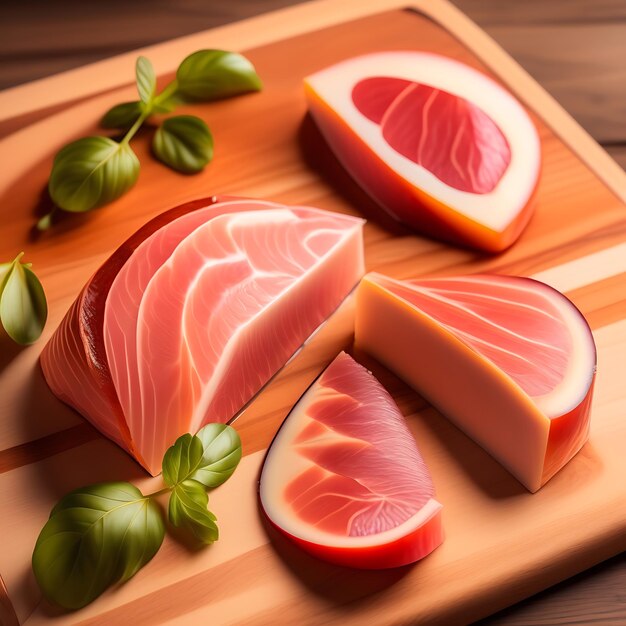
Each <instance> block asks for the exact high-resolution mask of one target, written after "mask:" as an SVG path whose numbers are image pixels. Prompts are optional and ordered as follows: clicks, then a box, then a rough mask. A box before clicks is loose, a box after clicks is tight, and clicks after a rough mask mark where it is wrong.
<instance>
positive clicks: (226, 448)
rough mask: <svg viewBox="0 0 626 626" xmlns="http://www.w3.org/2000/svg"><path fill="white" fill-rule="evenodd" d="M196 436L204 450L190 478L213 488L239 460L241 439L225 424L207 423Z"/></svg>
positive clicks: (223, 480)
mask: <svg viewBox="0 0 626 626" xmlns="http://www.w3.org/2000/svg"><path fill="white" fill-rule="evenodd" d="M196 437H197V438H198V439H199V440H200V441H201V442H202V447H203V448H204V452H203V453H202V459H201V460H200V463H199V464H198V468H197V469H196V471H195V472H194V473H193V474H192V476H191V477H192V478H193V479H194V480H197V481H198V482H200V483H202V484H203V485H204V486H205V487H209V488H211V489H214V488H215V487H218V486H219V485H221V484H222V483H224V482H226V481H227V480H228V479H229V478H230V477H231V476H232V474H233V472H234V471H235V469H236V468H237V465H238V464H239V461H240V460H241V439H240V438H239V434H238V433H237V431H236V430H235V429H234V428H233V427H232V426H228V425H226V424H207V425H206V426H205V427H204V428H202V429H200V430H199V431H198V433H197V434H196Z"/></svg>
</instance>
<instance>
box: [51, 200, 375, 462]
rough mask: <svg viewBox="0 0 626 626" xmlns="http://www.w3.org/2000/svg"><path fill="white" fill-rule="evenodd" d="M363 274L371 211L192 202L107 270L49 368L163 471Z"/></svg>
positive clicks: (130, 244) (132, 242) (108, 427)
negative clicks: (168, 455)
mask: <svg viewBox="0 0 626 626" xmlns="http://www.w3.org/2000/svg"><path fill="white" fill-rule="evenodd" d="M169 217H171V219H168V218H169ZM362 273H363V252H362V220H360V219H357V218H353V217H349V216H346V215H340V214H335V213H329V212H326V211H321V210H319V209H314V208H309V207H287V206H284V205H280V204H276V203H273V202H264V201H256V200H239V199H222V200H218V199H213V200H209V201H201V202H197V203H192V204H190V205H184V206H183V207H180V208H178V209H175V210H173V211H172V212H169V213H167V214H164V216H162V217H160V218H156V220H153V222H151V223H149V224H148V225H147V226H146V227H144V229H142V230H141V231H139V232H138V233H136V234H135V235H134V236H133V237H131V239H129V241H127V242H126V243H125V244H123V245H122V246H121V247H120V249H119V250H118V251H116V252H115V253H114V254H113V255H112V256H111V257H110V258H109V260H107V261H106V262H105V264H104V265H103V266H102V267H101V268H100V269H99V270H98V272H96V274H95V275H94V276H93V277H92V279H91V280H90V281H89V283H88V284H87V285H86V287H85V288H84V289H83V292H82V293H81V295H80V296H79V298H78V299H77V301H76V302H75V303H74V305H73V306H72V308H71V309H70V311H69V312H68V314H67V315H66V317H65V319H64V320H63V322H62V324H61V326H60V327H59V329H57V331H56V332H55V334H54V335H53V337H52V339H51V340H50V342H49V344H48V345H47V346H46V348H45V349H44V352H43V353H42V357H41V363H42V367H43V370H44V374H45V377H46V380H47V381H48V384H49V385H50V387H51V388H52V390H53V392H54V393H55V394H56V395H57V396H59V397H60V398H61V399H62V400H64V401H65V402H67V403H68V404H70V405H71V406H73V407H75V408H76V409H77V410H78V411H79V412H81V413H82V414H83V415H84V416H85V417H87V418H88V419H89V420H90V421H91V422H92V423H93V424H94V425H95V426H96V427H98V428H99V429H100V430H101V431H102V432H103V433H104V434H105V435H107V436H108V437H110V438H112V439H113V440H114V441H116V442H117V443H118V444H119V445H121V446H122V447H124V448H125V449H126V450H128V451H129V452H130V453H131V454H132V455H133V456H134V457H135V458H136V459H137V460H138V461H139V462H140V463H141V464H142V465H143V466H144V467H145V468H146V469H148V471H150V472H151V473H152V474H156V473H158V472H159V471H160V466H161V460H162V457H163V453H164V452H165V450H166V449H167V447H168V446H170V445H171V444H172V442H173V441H174V440H175V439H176V438H177V437H178V436H179V435H181V434H182V433H185V432H195V431H197V430H198V429H199V428H201V427H202V425H203V424H204V423H206V422H207V421H213V422H227V421H229V420H230V419H232V417H233V416H234V415H235V414H236V413H237V412H238V411H239V410H240V409H241V408H242V407H243V406H244V405H245V404H246V403H247V402H248V401H249V400H250V399H251V398H252V397H253V396H254V395H255V394H256V393H257V392H258V391H259V390H260V389H261V388H262V387H263V385H264V384H265V383H266V382H267V381H268V380H269V379H270V378H271V377H272V376H273V375H274V374H275V373H276V372H277V371H278V370H279V369H280V368H281V367H282V366H283V365H284V363H285V362H286V361H287V360H288V359H289V358H290V357H291V356H292V355H293V353H294V352H295V351H297V349H298V348H299V347H300V346H301V345H302V343H303V342H304V341H305V340H306V338H307V337H308V336H309V335H310V334H311V333H312V332H313V331H314V330H315V329H316V328H317V326H319V324H320V323H321V322H323V321H324V320H325V319H326V318H327V317H328V316H329V315H330V314H331V313H332V312H333V311H334V309H335V308H336V307H337V306H338V305H339V304H340V303H341V301H342V300H343V299H344V298H345V296H346V295H347V294H348V293H349V292H350V290H351V289H352V288H353V287H354V285H355V284H356V283H357V281H358V280H359V277H360V276H361V275H362Z"/></svg>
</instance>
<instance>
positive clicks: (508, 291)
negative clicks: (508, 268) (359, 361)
mask: <svg viewBox="0 0 626 626" xmlns="http://www.w3.org/2000/svg"><path fill="white" fill-rule="evenodd" d="M355 337H356V339H355V341H356V345H357V346H358V347H360V348H362V349H364V350H366V351H368V352H369V353H371V354H372V355H373V356H374V357H375V358H377V359H378V360H379V361H381V363H383V364H384V365H386V366H387V367H388V368H389V369H391V370H392V371H394V372H395V373H396V374H397V375H398V376H399V377H401V378H403V379H404V380H405V381H406V382H407V383H409V384H410V385H412V386H413V387H414V388H415V389H416V390H417V391H419V393H420V394H422V395H423V396H424V397H425V398H427V399H428V400H429V401H430V402H432V404H433V405H434V406H436V407H437V408H438V409H440V410H441V412H442V413H443V414H444V415H445V416H446V417H448V418H449V419H450V420H452V421H453V422H454V423H455V424H456V425H457V426H458V427H459V428H461V430H463V431H465V433H467V434H468V435H469V436H470V437H471V438H472V439H474V441H476V442H477V443H478V444H479V445H481V446H482V447H483V448H485V449H486V450H487V451H488V452H490V453H491V454H492V455H493V456H494V457H495V458H496V459H497V460H498V461H500V463H502V465H504V466H505V467H506V468H507V469H508V470H509V471H510V472H511V473H512V474H513V475H514V476H515V477H516V478H517V479H518V480H519V481H520V482H521V483H523V484H524V485H525V486H526V487H527V488H528V489H529V490H530V491H533V492H534V491H537V490H538V489H539V488H540V487H541V486H542V485H544V484H545V483H546V482H547V481H548V480H549V479H550V478H552V476H554V475H555V474H556V473H557V472H558V471H559V470H560V469H561V468H562V467H563V466H564V465H565V464H566V463H567V462H568V461H569V460H570V459H571V458H572V457H573V456H574V455H575V454H576V453H577V452H578V450H580V448H581V447H582V446H583V444H584V443H585V441H586V440H587V437H588V432H589V415H590V406H591V397H592V391H593V384H594V380H595V374H596V350H595V344H594V340H593V336H592V334H591V331H590V329H589V326H588V325H587V323H586V321H585V319H584V317H583V316H582V314H581V313H580V312H579V311H578V309H576V307H575V306H574V305H573V304H572V303H571V302H570V301H569V300H568V299H567V298H566V297H565V296H564V295H562V294H561V293H559V292H558V291H556V290H555V289H553V288H552V287H549V286H547V285H545V284H543V283H540V282H538V281H535V280H532V279H529V278H519V277H511V276H496V275H474V276H464V277H451V278H437V279H420V280H412V281H398V280H394V279H392V278H389V277H386V276H382V275H380V274H368V275H366V276H365V277H364V279H363V280H362V282H361V284H360V286H359V289H358V292H357V318H356V331H355Z"/></svg>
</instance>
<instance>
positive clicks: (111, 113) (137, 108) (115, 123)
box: [100, 100, 143, 130]
mask: <svg viewBox="0 0 626 626" xmlns="http://www.w3.org/2000/svg"><path fill="white" fill-rule="evenodd" d="M142 113H143V107H142V104H141V102H139V101H138V100H136V101H135V102H123V103H122V104H116V105H115V106H114V107H112V108H110V109H109V110H108V111H107V112H106V113H105V114H104V117H103V118H102V120H100V126H102V127H103V128H121V129H123V130H128V129H129V128H130V127H131V126H132V125H133V124H134V123H135V122H136V121H137V119H138V118H139V116H140V115H141V114H142Z"/></svg>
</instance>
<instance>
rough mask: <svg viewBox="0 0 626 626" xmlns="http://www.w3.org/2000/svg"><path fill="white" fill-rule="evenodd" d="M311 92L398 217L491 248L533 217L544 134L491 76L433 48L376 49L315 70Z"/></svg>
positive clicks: (351, 161)
mask: <svg viewBox="0 0 626 626" xmlns="http://www.w3.org/2000/svg"><path fill="white" fill-rule="evenodd" d="M305 89H306V95H307V99H308V103H309V108H310V110H311V113H312V115H313V117H314V119H315V121H316V122H317V124H318V126H319V127H320V129H321V131H322V133H323V135H324V137H325V138H326V141H327V142H328V144H329V145H330V147H331V148H332V149H333V151H334V152H335V154H336V155H337V157H338V159H339V161H340V162H341V163H342V164H343V166H344V167H345V168H346V169H347V170H348V172H349V173H350V174H351V175H352V177H353V178H354V179H355V180H356V182H357V183H358V184H359V185H361V186H362V187H363V188H364V189H365V191H367V192H368V193H369V194H370V195H371V196H372V197H373V198H374V200H376V201H377V202H378V203H379V204H380V205H381V206H382V207H383V208H385V209H386V210H387V211H388V212H389V213H391V214H392V215H393V216H395V217H396V218H397V219H399V220H400V221H402V222H405V223H406V224H408V225H409V226H412V227H414V228H415V229H416V230H418V231H420V232H424V233H427V234H430V235H433V236H435V237H438V238H441V239H444V240H447V241H453V242H456V243H461V244H464V245H468V246H471V247H475V248H478V249H482V250H486V251H490V252H497V251H500V250H503V249H504V248H506V247H508V246H510V245H511V244H512V243H513V242H514V241H515V239H517V237H518V236H519V235H520V233H521V232H522V230H523V229H524V227H525V226H526V224H527V223H528V221H529V219H530V217H531V213H532V208H533V202H532V199H533V195H534V190H535V188H536V186H537V182H538V179H539V171H540V162H541V145H540V141H539V136H538V134H537V131H536V129H535V127H534V125H533V123H532V121H531V120H530V118H529V116H528V114H527V113H526V111H525V110H524V108H523V107H522V106H521V105H520V104H519V102H518V101H517V100H516V99H515V98H514V97H513V96H512V95H511V94H510V93H509V92H508V91H506V90H505V89H503V88H502V87H501V86H500V85H498V84H497V83H496V82H494V81H493V80H491V79H490V78H489V77H487V76H486V75H484V74H483V73H481V72H479V71H477V70H475V69H473V68H470V67H468V66H467V65H464V64H462V63H459V62H457V61H454V60H452V59H449V58H446V57H442V56H439V55H435V54H431V53H426V52H415V51H404V52H376V53H373V54H368V55H364V56H360V57H356V58H353V59H348V60H346V61H342V62H340V63H338V64H337V65H334V66H332V67H329V68H327V69H324V70H322V71H320V72H317V73H316V74H313V75H312V76H309V77H308V78H307V79H306V80H305Z"/></svg>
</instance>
